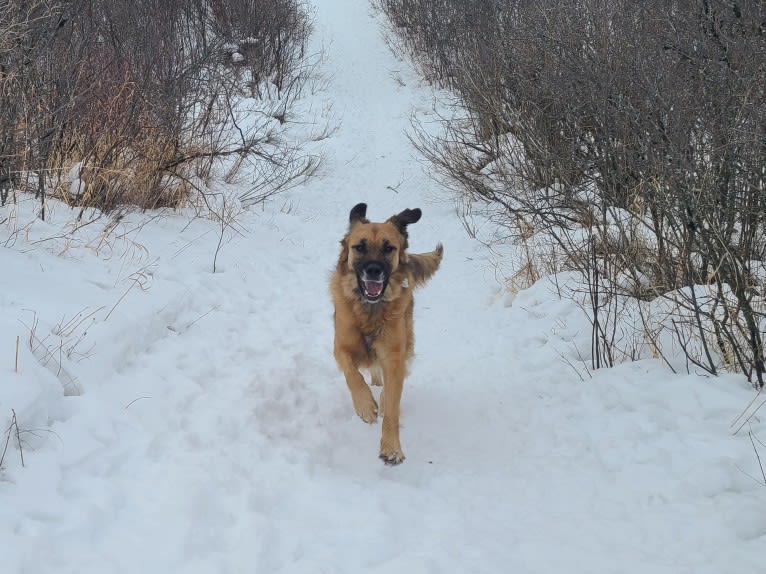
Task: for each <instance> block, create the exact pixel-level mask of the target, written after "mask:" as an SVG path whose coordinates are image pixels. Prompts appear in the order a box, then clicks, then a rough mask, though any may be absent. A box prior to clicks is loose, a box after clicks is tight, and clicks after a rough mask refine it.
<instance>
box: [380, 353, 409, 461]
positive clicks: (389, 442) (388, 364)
mask: <svg viewBox="0 0 766 574" xmlns="http://www.w3.org/2000/svg"><path fill="white" fill-rule="evenodd" d="M386 355H387V356H386V360H385V361H383V393H382V395H381V404H382V406H383V434H382V435H381V437H380V458H381V459H382V460H383V462H385V463H386V464H399V463H400V462H402V461H403V460H404V452H402V445H401V443H400V442H399V404H400V403H401V399H402V389H403V387H404V377H405V375H406V372H405V371H406V369H405V362H404V353H403V351H402V350H399V349H397V350H394V351H393V352H391V351H389V352H388V353H387V354H386Z"/></svg>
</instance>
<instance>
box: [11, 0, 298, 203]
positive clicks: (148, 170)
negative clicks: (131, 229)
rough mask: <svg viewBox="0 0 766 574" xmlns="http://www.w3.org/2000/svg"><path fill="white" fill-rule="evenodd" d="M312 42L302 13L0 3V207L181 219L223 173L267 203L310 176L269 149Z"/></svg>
mask: <svg viewBox="0 0 766 574" xmlns="http://www.w3.org/2000/svg"><path fill="white" fill-rule="evenodd" d="M308 34H309V19H308V16H307V14H306V11H305V9H304V7H303V6H302V5H301V4H300V2H299V1H298V0H33V1H27V0H0V110H1V113H0V190H1V191H0V193H2V197H0V199H1V200H2V203H5V201H6V200H7V194H8V193H9V192H10V190H16V189H24V188H26V189H29V188H32V189H33V190H34V192H35V193H36V195H37V197H38V198H39V199H40V201H41V205H42V208H41V215H42V217H44V216H45V198H46V195H47V194H51V193H53V194H56V195H57V196H59V197H61V198H62V199H65V200H66V201H67V202H69V203H70V204H72V205H76V206H82V207H86V206H95V207H98V208H100V209H101V210H104V211H110V210H113V209H115V208H116V207H118V206H121V205H125V204H130V205H136V206H139V207H141V208H156V207H162V206H178V205H180V204H182V203H183V202H184V201H186V199H187V198H188V197H189V194H190V193H191V191H192V190H193V189H195V188H196V189H200V190H201V189H204V185H205V182H206V181H208V178H209V176H210V174H211V170H212V168H213V166H214V165H215V163H216V162H217V161H221V160H227V161H228V162H229V165H230V166H233V169H234V170H237V169H242V168H243V167H245V166H247V167H248V168H249V169H252V170H253V171H256V172H259V173H264V172H266V173H268V174H269V177H267V178H266V179H269V180H270V181H268V184H269V185H270V189H275V187H278V186H279V185H280V184H283V183H284V182H285V181H287V180H289V179H290V178H291V177H296V176H297V175H298V174H299V173H301V172H305V171H306V170H309V169H311V165H310V164H311V162H306V161H302V160H300V159H299V158H296V157H295V150H294V149H292V148H290V146H288V145H286V144H285V143H284V142H281V141H278V138H277V137H276V136H275V133H276V129H275V125H279V123H280V122H284V119H285V118H284V116H285V110H287V109H288V106H289V104H290V103H291V101H292V99H293V98H294V97H295V96H296V95H297V93H298V92H299V88H300V87H301V83H302V82H303V81H305V78H304V77H303V70H302V68H301V63H302V61H303V58H304V56H305V54H304V51H305V46H306V41H307V38H308ZM248 99H249V100H250V101H254V100H258V99H260V100H261V101H265V100H267V99H269V100H275V101H276V100H279V105H274V106H271V107H269V106H265V105H264V106H261V107H260V109H261V114H262V115H263V117H249V118H248V117H246V114H244V111H245V110H246V108H247V105H246V104H243V102H246V101H247V100H248ZM253 107H258V106H253ZM263 110H269V111H267V112H266V113H264V112H263ZM270 110H275V111H270ZM233 136H235V137H233ZM264 165H266V166H267V167H264ZM229 175H230V176H231V174H229ZM253 185H254V186H255V187H256V188H257V187H258V185H260V183H259V182H254V183H253ZM259 193H266V191H265V190H260V189H252V190H251V191H250V193H249V196H250V198H253V197H257V196H258V194H259Z"/></svg>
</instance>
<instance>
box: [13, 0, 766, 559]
mask: <svg viewBox="0 0 766 574" xmlns="http://www.w3.org/2000/svg"><path fill="white" fill-rule="evenodd" d="M315 11H316V13H315V18H316V21H315V38H314V42H315V43H316V45H317V46H318V45H320V44H322V45H324V46H325V48H326V57H325V59H324V62H323V64H322V65H323V68H322V73H323V74H324V75H325V77H326V79H327V83H326V87H325V89H324V90H323V91H322V92H321V93H320V92H317V93H315V94H313V95H308V96H307V98H309V100H308V102H307V104H306V109H314V110H329V109H330V107H331V109H332V114H333V116H332V117H333V118H334V121H336V122H337V126H338V129H337V130H336V131H335V132H334V133H333V134H332V137H330V138H329V139H327V140H325V141H324V142H322V145H324V146H325V155H326V161H325V163H324V167H323V169H322V172H321V173H320V174H319V176H317V177H315V178H313V179H311V180H310V181H309V182H308V183H306V184H304V185H301V186H299V187H296V188H294V189H292V190H290V191H289V192H287V193H286V194H285V195H282V196H279V197H278V198H277V199H276V200H274V201H272V202H269V203H267V204H265V205H263V206H261V205H259V206H252V207H251V208H249V210H247V211H244V212H243V213H241V214H240V215H239V216H238V218H237V221H238V228H237V229H238V233H232V232H230V231H227V233H226V235H225V241H224V242H223V245H222V247H221V251H220V253H219V255H218V260H217V272H216V273H213V272H212V261H213V256H214V254H215V251H216V247H217V245H218V235H219V233H220V226H219V225H218V224H217V223H216V222H215V221H212V220H210V219H205V218H196V219H193V220H191V221H190V220H189V218H188V216H187V215H186V214H182V213H160V214H140V213H134V214H129V215H127V216H126V217H124V218H123V219H122V220H120V221H119V222H118V223H117V224H116V225H112V226H109V220H108V218H98V219H95V220H94V221H93V222H92V223H89V224H87V225H82V226H81V227H79V228H77V229H75V227H76V226H77V224H76V223H75V222H74V216H75V213H73V212H71V211H69V210H68V209H67V208H66V207H65V206H63V205H55V204H53V203H51V204H50V206H49V211H48V214H47V215H48V217H47V219H46V221H45V222H43V221H41V220H39V219H36V218H35V217H34V210H35V205H36V204H35V202H34V200H33V199H32V198H25V197H24V196H19V199H18V202H17V203H16V204H13V203H11V204H8V205H6V206H5V207H3V208H2V210H1V211H0V221H4V223H3V224H2V235H0V246H2V247H0V257H2V274H0V343H2V344H0V373H1V374H2V377H0V423H2V430H3V431H4V434H3V435H2V444H0V448H2V447H3V446H5V445H6V443H7V445H8V446H7V450H6V452H5V454H4V457H3V463H2V469H1V470H0V570H1V571H2V572H7V573H25V574H47V573H56V574H68V573H77V574H86V573H98V574H109V573H134V572H147V573H163V574H164V573H170V572H172V573H177V574H178V573H183V574H186V573H232V574H239V573H247V572H253V573H288V572H289V573H319V572H325V573H332V574H336V573H345V572H349V573H359V572H370V573H389V572H391V573H394V572H395V573H408V574H410V573H414V574H417V573H466V572H471V573H484V572H486V573H495V572H497V573H505V572H517V573H552V572H569V573H615V572H619V573H637V574H638V573H640V574H647V573H652V574H665V573H667V574H683V573H690V574H691V573H694V574H701V573H711V574H722V573H727V572H759V571H763V569H764V568H766V558H765V557H766V553H765V552H764V547H765V546H764V544H765V543H766V487H764V485H763V480H762V478H761V470H760V467H759V464H758V460H757V457H756V452H757V449H760V452H761V454H762V455H763V454H764V449H763V447H762V446H760V445H759V444H758V443H757V442H756V443H755V445H756V447H757V449H754V447H753V444H751V441H750V439H749V437H748V434H747V431H748V430H750V431H752V433H753V435H754V436H755V437H760V438H761V439H763V438H766V429H764V423H763V422H762V421H761V419H759V418H757V417H756V418H754V419H753V421H752V424H751V426H749V427H746V428H745V429H744V430H743V431H742V432H740V433H739V434H737V435H734V434H733V432H732V428H731V426H730V423H731V422H732V420H733V419H734V418H735V417H736V416H737V415H738V414H739V413H740V412H741V411H742V410H743V409H744V408H745V406H746V405H747V403H748V402H749V401H750V399H751V398H752V390H751V388H750V386H749V385H748V383H747V382H746V381H745V380H744V379H743V378H742V377H740V376H737V375H726V376H721V377H719V378H710V377H705V376H702V375H701V374H699V373H694V372H692V373H691V374H686V373H681V374H673V373H672V372H670V371H669V369H668V368H667V367H665V366H664V365H663V363H662V362H661V361H659V360H646V361H639V362H634V363H626V364H622V365H620V366H618V367H616V368H613V369H605V370H599V371H595V372H591V373H590V374H589V373H588V371H587V369H586V368H585V367H586V364H587V362H586V363H585V364H584V363H583V362H581V361H580V359H581V358H583V357H584V358H586V359H587V354H588V352H589V349H590V327H589V324H588V322H587V320H586V318H585V315H584V313H583V311H582V310H581V309H580V308H579V307H578V306H577V305H576V304H575V303H574V302H573V301H571V300H567V299H560V298H559V297H557V295H556V294H555V290H553V289H552V288H551V285H550V283H549V282H547V281H545V280H543V281H540V282H539V283H538V284H537V285H535V286H533V287H532V288H529V289H527V290H525V291H522V292H520V293H518V294H517V295H516V296H515V297H514V298H511V296H510V295H508V294H507V293H506V291H505V288H504V285H503V283H502V281H501V280H498V277H497V273H496V271H497V269H496V267H495V266H494V264H493V263H492V257H491V255H490V253H489V252H488V250H487V249H486V248H485V247H484V246H483V245H481V244H479V243H478V242H476V241H474V240H472V239H471V238H469V237H468V236H467V235H466V233H465V231H464V229H463V226H462V224H461V223H460V221H459V219H458V218H457V217H456V215H455V209H454V206H453V203H452V200H451V198H450V196H449V194H448V193H446V192H445V191H444V190H443V189H442V188H441V187H440V185H439V184H438V183H436V182H435V181H433V180H432V179H430V178H429V177H428V175H427V174H426V173H425V172H424V169H423V165H422V164H421V163H420V162H419V161H418V158H417V154H416V152H415V151H414V150H413V148H412V147H411V145H410V143H409V141H408V139H407V137H406V130H407V129H408V128H409V126H410V117H411V115H412V114H413V113H414V114H417V115H418V116H419V117H420V118H421V119H422V120H424V121H426V122H427V121H428V118H429V114H430V113H431V112H430V110H431V107H432V99H433V94H432V92H431V90H430V89H429V88H428V87H427V86H426V85H425V84H424V83H422V82H421V81H420V80H419V79H418V78H417V76H416V74H415V73H414V72H413V70H412V69H411V67H410V65H409V63H407V62H406V61H402V60H401V59H398V58H396V57H395V56H394V55H393V54H392V52H391V51H390V50H389V48H388V47H387V45H386V44H385V41H384V38H383V20H382V17H381V16H380V15H377V14H375V13H374V11H373V10H371V9H370V7H369V5H368V4H367V3H366V2H362V1H360V0H333V1H330V0H321V1H320V0H316V2H315ZM360 201H365V202H367V203H368V204H369V211H368V215H369V216H370V217H371V218H372V219H375V220H381V219H384V218H387V217H388V216H390V215H392V214H393V213H396V212H398V211H400V210H402V209H405V208H408V207H420V208H422V209H423V218H422V220H421V221H420V222H418V223H417V224H416V225H413V226H412V227H411V229H410V242H411V250H413V251H429V250H431V249H433V247H434V246H435V245H436V243H437V242H439V241H441V242H443V243H444V245H445V259H444V262H443V264H442V268H441V269H440V270H439V272H438V273H437V274H436V275H435V276H434V278H433V279H432V280H431V282H430V283H429V284H428V285H427V286H426V287H424V288H422V289H421V290H419V291H418V292H417V293H416V315H415V330H416V357H415V360H414V362H413V364H412V369H411V374H410V376H409V378H408V380H407V382H406V384H405V391H404V396H403V401H402V417H403V419H402V429H401V436H402V445H403V448H404V451H405V454H406V456H407V459H406V461H405V462H404V463H403V464H401V465H399V466H396V467H388V466H385V465H383V464H382V463H381V461H380V460H378V457H377V449H378V442H379V437H380V424H375V425H366V424H365V423H363V422H362V421H361V420H359V419H358V418H357V417H356V415H355V414H354V412H353V408H352V404H351V399H350V397H349V394H348V391H347V388H346V385H345V382H344V381H343V378H342V376H341V374H340V373H339V372H338V370H337V368H336V366H335V363H334V360H333V357H332V337H333V332H332V306H331V302H330V299H329V294H328V288H327V284H328V279H329V275H330V272H331V270H332V268H333V266H334V264H335V261H336V259H337V253H338V241H339V239H340V237H341V236H342V235H343V233H344V232H345V229H346V225H347V221H348V212H349V210H350V209H351V207H352V206H353V205H354V204H356V203H357V202H360ZM31 334H32V335H34V336H33V337H32V341H31V345H30V335H31ZM17 337H18V338H19V341H20V343H19V356H18V365H16V358H15V355H16V338H17ZM14 413H15V422H16V424H15V425H14V424H13V423H14ZM16 430H18V431H19V435H18V437H17V436H16ZM19 439H20V440H21V448H19V442H18V441H19ZM22 455H23V465H22V460H21V459H22ZM759 480H760V481H761V482H760V483H759Z"/></svg>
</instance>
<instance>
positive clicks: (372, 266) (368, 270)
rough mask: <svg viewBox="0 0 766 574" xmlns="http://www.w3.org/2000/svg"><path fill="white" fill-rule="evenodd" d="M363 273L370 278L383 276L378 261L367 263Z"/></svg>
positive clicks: (381, 267)
mask: <svg viewBox="0 0 766 574" xmlns="http://www.w3.org/2000/svg"><path fill="white" fill-rule="evenodd" d="M364 273H365V275H367V277H368V278H370V279H379V278H380V277H382V276H383V266H382V265H381V264H380V263H368V264H367V266H366V267H365V268H364Z"/></svg>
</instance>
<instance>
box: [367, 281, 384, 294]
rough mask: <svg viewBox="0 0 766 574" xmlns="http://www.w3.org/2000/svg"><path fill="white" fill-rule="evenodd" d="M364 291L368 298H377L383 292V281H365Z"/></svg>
mask: <svg viewBox="0 0 766 574" xmlns="http://www.w3.org/2000/svg"><path fill="white" fill-rule="evenodd" d="M364 290H365V291H366V292H367V295H369V296H370V297H377V296H378V295H380V294H381V292H382V291H383V281H365V282H364Z"/></svg>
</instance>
